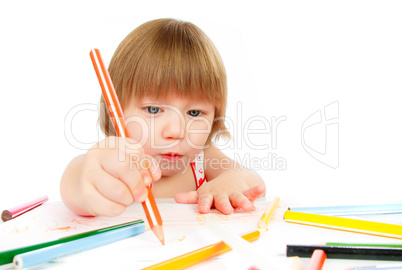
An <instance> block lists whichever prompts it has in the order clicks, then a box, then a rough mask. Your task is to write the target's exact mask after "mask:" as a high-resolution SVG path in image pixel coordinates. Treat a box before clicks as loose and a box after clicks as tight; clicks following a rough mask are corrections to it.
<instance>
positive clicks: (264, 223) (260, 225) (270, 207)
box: [258, 197, 279, 231]
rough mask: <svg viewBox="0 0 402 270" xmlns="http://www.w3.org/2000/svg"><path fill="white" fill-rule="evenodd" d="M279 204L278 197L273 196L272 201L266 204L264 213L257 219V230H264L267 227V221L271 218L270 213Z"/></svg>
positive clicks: (272, 212)
mask: <svg viewBox="0 0 402 270" xmlns="http://www.w3.org/2000/svg"><path fill="white" fill-rule="evenodd" d="M278 204H279V198H278V197H275V198H274V199H273V200H272V202H271V203H270V204H269V205H268V208H267V210H265V213H264V214H263V215H262V217H261V218H260V220H259V221H258V229H259V230H262V231H264V230H266V229H267V227H268V223H269V221H270V220H271V218H272V215H273V214H274V212H275V209H276V208H277V207H278Z"/></svg>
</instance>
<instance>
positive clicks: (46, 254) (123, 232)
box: [13, 223, 145, 269]
mask: <svg viewBox="0 0 402 270" xmlns="http://www.w3.org/2000/svg"><path fill="white" fill-rule="evenodd" d="M143 232H145V224H144V223H139V224H134V225H132V226H129V227H125V228H122V229H118V230H114V231H109V232H105V233H102V234H97V235H94V236H89V237H86V238H82V239H78V240H74V241H71V242H67V243H64V244H59V245H55V246H50V247H46V248H42V249H38V250H34V251H30V252H26V253H22V254H19V255H16V256H15V257H14V260H13V263H14V267H15V268H17V269H21V268H25V267H31V266H35V265H39V264H42V263H46V262H50V261H52V260H55V259H58V258H61V257H64V256H68V255H72V254H74V253H78V252H81V251H85V250H88V249H92V248H96V247H99V246H103V245H106V244H110V243H113V242H116V241H119V240H123V239H125V238H128V237H131V236H134V235H137V234H140V233H143Z"/></svg>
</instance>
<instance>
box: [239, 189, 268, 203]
mask: <svg viewBox="0 0 402 270" xmlns="http://www.w3.org/2000/svg"><path fill="white" fill-rule="evenodd" d="M264 193H265V185H259V186H256V187H253V188H250V189H248V190H246V191H245V192H243V195H244V196H246V198H247V199H249V201H251V202H253V201H255V200H256V199H257V198H258V197H260V196H261V195H262V194H264Z"/></svg>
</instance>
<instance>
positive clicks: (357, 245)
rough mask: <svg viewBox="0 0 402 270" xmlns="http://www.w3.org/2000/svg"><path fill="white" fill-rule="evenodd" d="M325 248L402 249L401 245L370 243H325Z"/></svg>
mask: <svg viewBox="0 0 402 270" xmlns="http://www.w3.org/2000/svg"><path fill="white" fill-rule="evenodd" d="M325 245H326V246H343V247H386V248H402V245H398V244H370V243H364V244H363V243H335V242H327V243H325Z"/></svg>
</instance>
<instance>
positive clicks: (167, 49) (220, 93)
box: [100, 19, 230, 144]
mask: <svg viewBox="0 0 402 270" xmlns="http://www.w3.org/2000/svg"><path fill="white" fill-rule="evenodd" d="M109 73H110V76H111V78H112V81H113V84H114V87H115V89H116V93H117V96H118V98H119V100H120V102H121V106H122V109H123V110H124V108H125V106H127V105H128V103H129V101H130V100H132V98H133V97H134V100H135V101H137V102H138V101H139V100H140V99H141V98H143V97H144V96H150V97H159V96H164V95H167V94H168V91H171V89H175V91H176V92H177V93H176V94H177V95H179V96H184V97H193V98H199V99H201V100H207V101H209V102H211V103H212V104H214V105H215V119H214V123H213V125H212V129H211V133H210V135H209V137H208V140H207V144H209V143H210V142H211V140H212V139H213V138H219V137H224V138H230V134H229V131H228V130H227V128H226V126H225V124H224V118H225V111H226V102H227V83H226V71H225V67H224V65H223V62H222V59H221V57H220V55H219V53H218V51H217V49H216V48H215V46H214V44H213V43H212V41H211V40H210V39H209V38H208V37H207V36H206V34H205V33H204V32H203V31H202V30H201V29H199V28H198V27H197V26H195V25H194V24H192V23H190V22H183V21H178V20H174V19H158V20H153V21H149V22H146V23H144V24H142V25H140V26H139V27H137V28H136V29H134V30H133V31H132V32H131V33H130V34H128V35H127V37H126V38H125V39H124V40H123V41H122V42H121V43H120V45H119V46H118V48H117V50H116V52H115V53H114V55H113V57H112V59H111V62H110V65H109ZM100 125H101V128H102V130H103V132H105V134H106V136H110V135H115V133H114V129H113V124H112V122H111V120H110V117H109V113H108V111H107V108H106V106H105V104H104V100H103V98H101V112H100Z"/></svg>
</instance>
